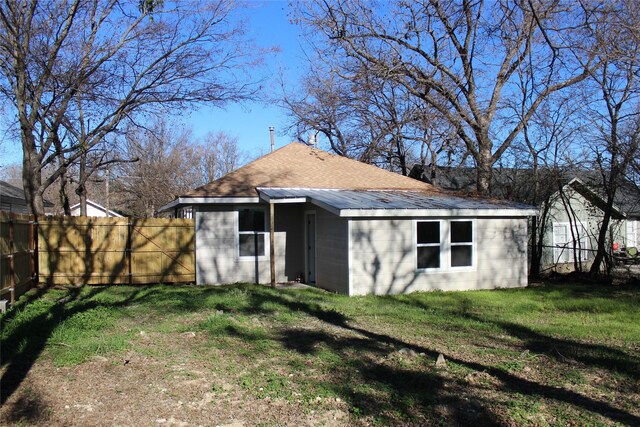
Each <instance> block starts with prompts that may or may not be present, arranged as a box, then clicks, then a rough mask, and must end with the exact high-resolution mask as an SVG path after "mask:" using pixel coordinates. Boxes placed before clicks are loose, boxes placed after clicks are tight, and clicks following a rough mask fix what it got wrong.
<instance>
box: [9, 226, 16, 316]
mask: <svg viewBox="0 0 640 427" xmlns="http://www.w3.org/2000/svg"><path fill="white" fill-rule="evenodd" d="M13 238H14V234H13V217H9V257H8V259H9V291H10V292H11V297H10V299H11V305H13V303H14V302H15V301H16V287H15V286H16V279H15V265H14V259H13V255H14V254H13V251H14V244H13Z"/></svg>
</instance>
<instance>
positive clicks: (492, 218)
mask: <svg viewBox="0 0 640 427" xmlns="http://www.w3.org/2000/svg"><path fill="white" fill-rule="evenodd" d="M163 209H164V210H170V211H172V212H173V214H174V215H176V216H180V215H181V211H183V210H190V211H191V212H193V215H194V217H195V226H196V253H197V255H196V269H197V273H196V279H197V283H198V284H224V283H234V282H256V283H267V282H269V281H270V280H271V279H272V277H271V267H272V266H273V267H275V271H274V273H275V277H274V279H275V280H276V281H278V282H286V281H295V280H301V281H304V282H306V283H312V284H315V285H316V286H319V287H321V288H324V289H328V290H332V291H335V292H340V293H344V294H348V295H363V294H397V293H404V292H412V291H421V290H454V289H456V290H461V289H491V288H497V287H518V286H526V284H527V273H528V272H527V217H528V216H531V215H535V213H536V212H535V210H534V209H532V208H531V207H529V206H525V205H521V204H516V203H509V202H498V201H490V200H484V199H475V198H465V197H459V196H452V195H450V194H448V193H445V192H443V191H441V190H438V189H437V188H436V187H434V186H432V185H430V184H427V183H424V182H420V181H417V180H414V179H411V178H407V177H404V176H401V175H398V174H394V173H391V172H388V171H384V170H382V169H379V168H377V167H375V166H370V165H366V164H363V163H360V162H357V161H354V160H350V159H347V158H344V157H340V156H337V155H333V154H329V153H327V152H324V151H321V150H318V149H314V148H311V147H308V146H306V145H304V144H300V143H292V144H289V145H287V146H285V147H283V148H280V149H279V150H276V151H274V152H272V153H270V154H268V155H266V156H264V157H261V158H259V159H258V160H256V161H254V162H252V163H250V164H248V165H246V166H244V167H242V168H240V169H238V170H236V171H235V172H232V173H230V174H228V175H226V176H224V177H222V178H220V179H218V180H216V181H214V182H212V183H209V184H207V185H205V186H203V187H200V188H197V189H195V190H193V191H191V192H190V193H187V194H185V195H183V196H181V197H179V198H177V199H176V200H175V201H173V202H172V203H170V204H169V205H167V206H165V207H164V208H163ZM271 227H273V234H271V229H272V228H271ZM271 254H273V264H272V262H271V261H272V258H271Z"/></svg>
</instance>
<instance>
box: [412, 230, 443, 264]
mask: <svg viewBox="0 0 640 427" xmlns="http://www.w3.org/2000/svg"><path fill="white" fill-rule="evenodd" d="M416 228H417V237H418V243H417V247H418V268H420V269H423V268H440V252H441V247H440V237H441V236H440V221H420V222H418V223H417V227H416Z"/></svg>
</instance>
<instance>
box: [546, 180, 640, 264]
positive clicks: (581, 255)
mask: <svg viewBox="0 0 640 427" xmlns="http://www.w3.org/2000/svg"><path fill="white" fill-rule="evenodd" d="M547 203H548V204H549V210H548V214H547V216H546V226H545V229H546V233H545V235H544V247H545V248H546V249H547V250H546V251H543V262H542V264H543V265H546V266H548V267H552V268H553V269H555V270H558V271H571V270H574V269H575V266H576V264H578V265H579V266H581V267H582V268H583V269H587V268H589V266H590V264H591V261H592V260H593V258H594V257H595V253H596V249H597V239H598V233H599V231H600V227H601V225H602V220H603V213H604V209H605V206H606V198H605V197H604V196H603V195H602V194H601V193H600V192H599V191H598V183H597V182H590V183H589V184H587V183H585V181H583V180H582V179H580V178H573V179H571V180H570V181H569V182H568V183H567V184H565V185H564V186H562V190H561V191H558V192H556V193H555V194H553V195H552V196H551V197H550V198H549V200H548V202H547ZM611 214H612V215H611V221H610V225H609V232H608V236H607V237H608V244H607V247H608V248H613V247H614V246H615V247H618V248H620V249H622V248H628V247H638V246H639V245H640V233H639V232H638V225H639V224H640V189H638V187H637V186H636V185H635V184H634V183H632V182H629V181H625V182H624V183H623V184H622V185H621V186H620V187H618V188H617V189H616V197H615V198H614V205H613V209H612V213H611Z"/></svg>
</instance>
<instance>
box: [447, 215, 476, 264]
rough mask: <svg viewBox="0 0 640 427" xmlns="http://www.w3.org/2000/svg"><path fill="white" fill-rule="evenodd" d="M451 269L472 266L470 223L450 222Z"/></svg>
mask: <svg viewBox="0 0 640 427" xmlns="http://www.w3.org/2000/svg"><path fill="white" fill-rule="evenodd" d="M450 230H451V267H471V266H472V265H473V224H472V223H471V221H452V222H451V227H450Z"/></svg>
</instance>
